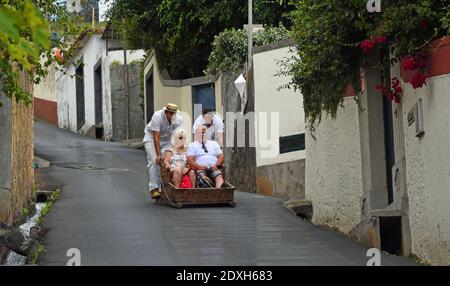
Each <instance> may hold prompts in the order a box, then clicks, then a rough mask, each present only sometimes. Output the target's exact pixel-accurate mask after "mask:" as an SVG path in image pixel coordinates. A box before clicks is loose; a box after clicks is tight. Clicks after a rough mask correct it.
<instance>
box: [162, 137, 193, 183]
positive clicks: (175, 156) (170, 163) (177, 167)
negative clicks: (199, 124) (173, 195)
mask: <svg viewBox="0 0 450 286" xmlns="http://www.w3.org/2000/svg"><path fill="white" fill-rule="evenodd" d="M171 141H172V146H171V147H170V148H167V149H165V150H164V168H167V169H170V172H171V174H172V176H171V177H172V183H173V184H174V186H176V187H180V186H181V181H182V179H183V177H184V176H185V175H187V174H188V173H189V170H190V168H189V166H188V165H187V156H186V154H187V148H186V131H185V130H184V129H183V128H179V129H177V130H175V131H174V132H173V134H172V140H171Z"/></svg>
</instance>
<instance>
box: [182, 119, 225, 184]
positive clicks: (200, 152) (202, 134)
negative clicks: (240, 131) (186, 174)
mask: <svg viewBox="0 0 450 286" xmlns="http://www.w3.org/2000/svg"><path fill="white" fill-rule="evenodd" d="M194 139H195V141H194V142H192V143H191V144H190V145H189V149H188V151H187V161H188V164H189V166H190V167H191V168H192V169H194V170H195V172H196V174H197V176H198V177H200V179H202V181H204V182H206V183H207V184H208V185H210V187H214V186H212V181H211V180H214V181H215V187H216V188H220V187H221V186H222V184H223V183H224V179H223V175H222V172H221V171H220V168H222V166H223V162H224V160H225V157H224V155H223V152H222V149H221V148H220V146H219V144H218V143H217V142H216V141H212V140H208V139H207V138H206V127H205V126H199V127H197V129H196V130H195V136H194ZM191 180H192V179H191Z"/></svg>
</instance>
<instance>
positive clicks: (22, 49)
mask: <svg viewBox="0 0 450 286" xmlns="http://www.w3.org/2000/svg"><path fill="white" fill-rule="evenodd" d="M80 28H81V25H79V24H78V22H77V21H76V19H75V18H74V17H72V16H71V15H69V14H68V13H67V12H66V10H65V7H64V5H62V4H61V3H60V1H53V0H34V1H32V0H0V82H1V84H2V92H3V94H5V96H6V97H8V98H14V99H15V100H17V101H23V102H24V103H26V104H29V103H31V101H32V95H31V94H29V93H28V92H27V91H26V89H24V87H22V86H21V85H20V75H21V73H23V72H24V73H25V74H27V75H28V76H29V77H30V78H31V79H32V80H33V82H34V83H39V82H40V80H41V79H42V77H44V76H45V75H46V74H47V70H48V67H49V66H50V65H51V64H52V63H53V62H57V63H62V54H63V53H64V52H65V51H66V50H68V48H69V47H68V45H67V40H68V39H70V38H71V37H73V35H76V34H77V33H78V31H79V30H80ZM52 48H55V49H52ZM0 105H1V102H0Z"/></svg>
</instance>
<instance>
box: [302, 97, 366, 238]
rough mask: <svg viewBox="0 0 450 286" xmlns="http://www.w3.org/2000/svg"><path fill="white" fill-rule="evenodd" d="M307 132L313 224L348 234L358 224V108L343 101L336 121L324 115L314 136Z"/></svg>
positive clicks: (308, 192)
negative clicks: (342, 106)
mask: <svg viewBox="0 0 450 286" xmlns="http://www.w3.org/2000/svg"><path fill="white" fill-rule="evenodd" d="M314 135H315V137H316V140H315V139H314V138H312V136H311V134H310V133H309V132H306V146H307V148H306V171H305V193H306V198H307V199H308V200H310V201H311V202H312V205H313V207H314V215H313V219H312V221H313V223H314V224H318V225H326V226H328V227H331V228H335V229H338V230H339V231H341V232H343V233H346V234H348V233H349V232H350V231H351V230H352V229H353V228H354V227H355V226H356V225H357V224H358V223H359V222H360V221H361V202H360V201H361V196H362V192H363V189H362V188H363V184H362V172H361V147H360V131H359V119H358V106H357V104H356V102H355V100H354V98H352V97H347V98H345V99H344V108H339V110H338V113H337V117H336V119H333V118H331V116H324V117H323V118H322V121H321V122H320V124H319V125H318V126H317V127H316V129H315V133H314Z"/></svg>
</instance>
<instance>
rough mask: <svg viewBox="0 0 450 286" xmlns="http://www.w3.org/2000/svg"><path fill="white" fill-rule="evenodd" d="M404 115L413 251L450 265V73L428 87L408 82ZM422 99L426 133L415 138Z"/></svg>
mask: <svg viewBox="0 0 450 286" xmlns="http://www.w3.org/2000/svg"><path fill="white" fill-rule="evenodd" d="M403 88H404V94H405V96H404V97H403V113H404V114H403V118H404V119H405V120H404V127H403V128H404V134H405V153H406V170H407V172H406V178H407V187H408V198H409V219H410V226H411V240H412V252H413V254H415V255H416V256H418V257H419V258H421V259H422V260H425V261H427V262H429V263H432V264H436V265H450V124H449V119H450V74H447V75H444V76H439V77H435V78H431V79H429V80H428V84H427V86H426V87H425V88H421V89H417V90H414V89H413V88H412V87H411V85H410V84H406V85H405V84H404V85H403ZM419 98H422V100H423V112H424V124H425V134H424V135H423V137H421V138H420V139H419V138H417V137H415V128H414V124H413V125H411V126H408V122H407V120H406V119H407V114H408V111H410V110H411V109H412V107H413V105H414V103H416V102H417V101H418V99H419Z"/></svg>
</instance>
